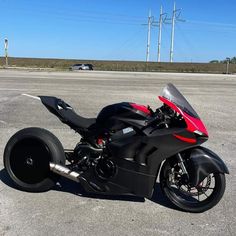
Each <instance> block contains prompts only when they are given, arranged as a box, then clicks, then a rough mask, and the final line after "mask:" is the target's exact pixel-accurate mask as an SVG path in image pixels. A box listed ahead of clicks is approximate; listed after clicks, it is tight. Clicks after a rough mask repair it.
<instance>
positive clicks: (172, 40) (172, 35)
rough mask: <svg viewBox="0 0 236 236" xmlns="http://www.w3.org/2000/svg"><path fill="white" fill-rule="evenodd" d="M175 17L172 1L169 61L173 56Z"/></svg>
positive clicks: (171, 60)
mask: <svg viewBox="0 0 236 236" xmlns="http://www.w3.org/2000/svg"><path fill="white" fill-rule="evenodd" d="M175 18H176V7H175V2H174V10H173V14H172V29H171V45H170V62H173V56H174V38H175V20H176V19H175Z"/></svg>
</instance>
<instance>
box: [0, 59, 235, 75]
mask: <svg viewBox="0 0 236 236" xmlns="http://www.w3.org/2000/svg"><path fill="white" fill-rule="evenodd" d="M8 61H9V66H10V67H29V68H51V69H56V70H68V69H69V67H70V66H71V65H73V64H76V63H90V64H93V65H94V70H101V71H102V70H104V71H150V72H152V71H153V72H184V73H185V72H186V73H189V72H191V73H220V74H222V73H225V72H226V64H223V63H168V62H161V63H157V62H149V63H146V62H140V61H98V60H67V59H40V58H16V57H10V58H9V59H8ZM4 65H5V59H4V58H3V57H0V66H4ZM230 73H236V64H231V65H230Z"/></svg>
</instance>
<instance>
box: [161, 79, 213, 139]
mask: <svg viewBox="0 0 236 236" xmlns="http://www.w3.org/2000/svg"><path fill="white" fill-rule="evenodd" d="M159 99H160V100H161V101H162V102H163V103H164V104H166V105H167V106H169V107H170V108H172V109H173V110H174V111H176V112H178V113H179V114H181V115H182V116H183V118H184V120H185V122H186V124H187V130H188V131H190V132H195V133H198V134H200V135H205V136H208V132H207V129H206V127H205V125H204V124H203V122H202V121H201V119H200V117H199V116H198V114H197V112H196V111H195V110H194V109H193V108H192V106H191V105H190V104H189V103H188V101H187V100H186V99H185V97H184V96H183V95H182V94H181V93H180V92H179V90H178V89H177V88H176V87H175V86H174V85H173V84H171V83H169V84H167V86H166V87H165V88H164V89H163V92H162V96H159Z"/></svg>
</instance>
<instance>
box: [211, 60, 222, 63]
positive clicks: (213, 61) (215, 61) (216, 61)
mask: <svg viewBox="0 0 236 236" xmlns="http://www.w3.org/2000/svg"><path fill="white" fill-rule="evenodd" d="M210 63H220V62H219V61H218V60H212V61H210Z"/></svg>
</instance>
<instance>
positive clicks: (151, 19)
mask: <svg viewBox="0 0 236 236" xmlns="http://www.w3.org/2000/svg"><path fill="white" fill-rule="evenodd" d="M152 21H153V18H152V16H151V10H149V16H148V35H147V54H146V62H149V60H150V42H151V26H152Z"/></svg>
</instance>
